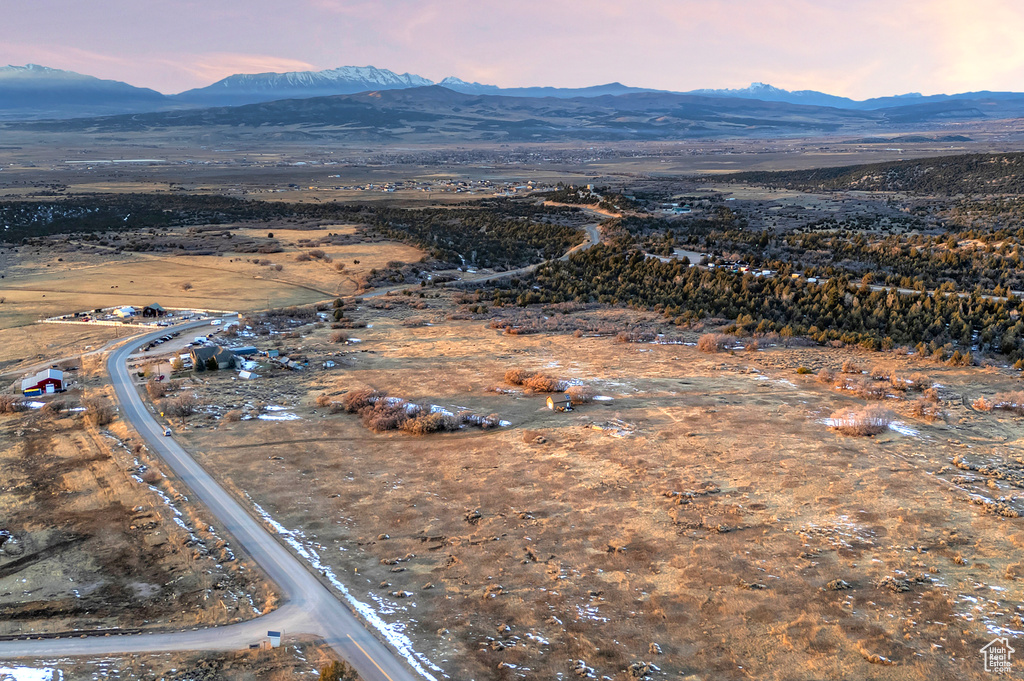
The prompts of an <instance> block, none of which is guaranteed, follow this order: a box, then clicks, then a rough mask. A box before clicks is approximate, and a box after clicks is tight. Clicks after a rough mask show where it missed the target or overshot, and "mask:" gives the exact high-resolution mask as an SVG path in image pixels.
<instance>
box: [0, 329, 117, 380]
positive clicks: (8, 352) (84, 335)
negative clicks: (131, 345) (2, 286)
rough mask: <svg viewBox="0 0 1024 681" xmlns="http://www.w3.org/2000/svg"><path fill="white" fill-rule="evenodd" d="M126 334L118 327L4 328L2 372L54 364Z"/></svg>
mask: <svg viewBox="0 0 1024 681" xmlns="http://www.w3.org/2000/svg"><path fill="white" fill-rule="evenodd" d="M119 333H120V334H121V335H122V336H123V335H124V333H125V332H123V331H121V330H120V329H118V328H116V327H109V326H96V327H87V326H81V325H75V326H68V325H63V324H31V325H28V326H15V327H11V328H0V347H2V348H3V349H4V353H3V356H2V357H0V373H3V374H6V373H8V372H16V371H18V370H19V369H21V368H24V367H27V366H35V365H36V364H40V363H52V362H53V361H54V360H55V359H59V358H64V357H73V356H75V355H81V354H82V353H83V352H89V351H91V350H94V349H96V348H100V347H102V346H103V345H105V344H106V343H108V342H110V341H111V340H114V339H116V338H117V337H118V334H119Z"/></svg>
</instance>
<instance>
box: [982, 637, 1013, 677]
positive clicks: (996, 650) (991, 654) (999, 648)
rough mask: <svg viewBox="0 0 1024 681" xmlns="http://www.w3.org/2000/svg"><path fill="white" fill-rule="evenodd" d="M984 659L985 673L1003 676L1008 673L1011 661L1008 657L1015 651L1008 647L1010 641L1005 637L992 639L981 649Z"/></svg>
mask: <svg viewBox="0 0 1024 681" xmlns="http://www.w3.org/2000/svg"><path fill="white" fill-rule="evenodd" d="M980 652H981V654H982V655H983V656H984V658H985V671H986V672H989V673H993V674H1005V673H1007V672H1009V671H1010V668H1011V667H1012V665H1013V661H1012V660H1011V659H1010V656H1011V655H1013V654H1014V653H1015V652H1017V651H1016V650H1014V649H1013V648H1011V647H1010V639H1008V638H1006V637H1005V636H1001V637H999V638H995V639H992V641H991V642H990V643H989V644H988V645H986V646H985V647H984V648H982V649H981V651H980Z"/></svg>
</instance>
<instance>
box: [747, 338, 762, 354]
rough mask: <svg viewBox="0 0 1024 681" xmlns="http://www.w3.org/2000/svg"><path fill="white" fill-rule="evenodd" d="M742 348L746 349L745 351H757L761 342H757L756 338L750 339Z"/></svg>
mask: <svg viewBox="0 0 1024 681" xmlns="http://www.w3.org/2000/svg"><path fill="white" fill-rule="evenodd" d="M743 349H744V350H746V351H747V352H757V351H758V350H760V349H761V344H760V343H758V342H757V341H756V340H752V341H750V342H749V343H747V345H746V347H745V348H743Z"/></svg>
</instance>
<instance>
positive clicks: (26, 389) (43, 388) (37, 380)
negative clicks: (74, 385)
mask: <svg viewBox="0 0 1024 681" xmlns="http://www.w3.org/2000/svg"><path fill="white" fill-rule="evenodd" d="M63 391H64V372H63V371H61V370H60V369H44V370H43V371H40V372H39V373H38V374H36V375H35V376H29V377H28V378H26V379H25V380H23V381H22V382H21V392H22V393H24V394H25V395H27V396H29V397H34V396H36V395H42V394H44V393H46V394H49V393H59V392H63Z"/></svg>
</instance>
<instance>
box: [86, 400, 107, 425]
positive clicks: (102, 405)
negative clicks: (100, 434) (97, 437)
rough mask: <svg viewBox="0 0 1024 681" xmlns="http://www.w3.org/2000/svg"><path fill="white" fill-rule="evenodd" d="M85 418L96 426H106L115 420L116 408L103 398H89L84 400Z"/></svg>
mask: <svg viewBox="0 0 1024 681" xmlns="http://www.w3.org/2000/svg"><path fill="white" fill-rule="evenodd" d="M82 406H83V407H85V419H86V420H87V421H88V422H89V423H91V424H92V425H94V426H97V427H98V426H105V425H107V424H108V423H110V422H111V421H113V420H114V408H113V407H112V406H111V405H109V404H107V403H106V402H104V401H103V400H99V399H95V398H89V399H84V400H82Z"/></svg>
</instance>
